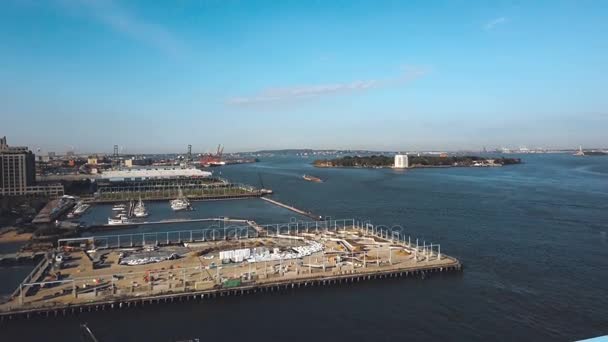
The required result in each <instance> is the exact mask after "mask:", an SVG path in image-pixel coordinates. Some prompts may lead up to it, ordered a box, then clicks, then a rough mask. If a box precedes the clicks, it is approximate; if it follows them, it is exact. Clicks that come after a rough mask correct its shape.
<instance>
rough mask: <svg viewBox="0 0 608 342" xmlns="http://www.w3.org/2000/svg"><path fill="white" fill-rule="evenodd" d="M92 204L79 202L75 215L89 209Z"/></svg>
mask: <svg viewBox="0 0 608 342" xmlns="http://www.w3.org/2000/svg"><path fill="white" fill-rule="evenodd" d="M90 207H91V206H90V205H89V204H84V203H82V202H80V203H78V205H77V206H76V208H75V209H74V215H77V216H78V215H81V214H83V213H84V212H85V211H87V210H88V209H89V208H90Z"/></svg>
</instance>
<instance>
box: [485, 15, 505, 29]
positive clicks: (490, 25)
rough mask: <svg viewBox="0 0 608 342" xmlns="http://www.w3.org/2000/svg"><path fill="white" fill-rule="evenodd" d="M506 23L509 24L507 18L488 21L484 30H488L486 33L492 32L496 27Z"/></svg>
mask: <svg viewBox="0 0 608 342" xmlns="http://www.w3.org/2000/svg"><path fill="white" fill-rule="evenodd" d="M505 23H507V18H505V17H500V18H496V19H492V20H490V21H488V22H487V23H486V25H485V26H484V28H485V29H486V31H490V30H493V29H494V28H495V27H496V26H498V25H502V24H505Z"/></svg>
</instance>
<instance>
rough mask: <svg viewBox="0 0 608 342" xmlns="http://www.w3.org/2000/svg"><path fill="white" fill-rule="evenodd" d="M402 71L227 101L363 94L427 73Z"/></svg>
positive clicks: (240, 102) (272, 90)
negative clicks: (395, 73) (388, 75)
mask: <svg viewBox="0 0 608 342" xmlns="http://www.w3.org/2000/svg"><path fill="white" fill-rule="evenodd" d="M402 69H403V71H404V73H403V74H402V75H400V76H398V77H393V78H385V79H369V80H358V81H352V82H346V83H329V84H316V85H303V86H297V87H282V88H269V89H265V90H262V91H260V92H258V93H257V94H254V95H252V96H244V97H232V98H230V99H228V100H227V103H228V104H232V105H255V104H263V103H270V102H285V101H293V100H302V99H310V98H318V97H322V96H327V95H334V94H343V93H351V92H361V91H367V90H371V89H376V88H381V87H385V86H389V85H394V84H399V83H404V82H407V81H411V80H414V79H416V78H418V77H420V76H422V75H424V74H426V73H427V70H426V69H424V68H418V67H411V66H406V67H403V68H402Z"/></svg>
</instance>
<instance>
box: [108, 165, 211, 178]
mask: <svg viewBox="0 0 608 342" xmlns="http://www.w3.org/2000/svg"><path fill="white" fill-rule="evenodd" d="M210 176H211V172H207V171H202V170H199V169H196V168H185V169H182V168H180V167H175V168H166V167H165V168H164V167H155V168H132V169H123V170H111V171H104V172H103V173H102V174H101V177H100V178H101V179H109V180H116V181H120V180H124V179H135V178H140V179H169V178H183V177H188V178H191V177H194V178H204V177H210Z"/></svg>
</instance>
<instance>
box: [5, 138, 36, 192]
mask: <svg viewBox="0 0 608 342" xmlns="http://www.w3.org/2000/svg"><path fill="white" fill-rule="evenodd" d="M35 183H36V157H35V156H34V154H33V153H32V151H29V150H28V148H27V147H22V146H19V147H12V146H8V144H7V142H6V137H3V138H2V139H0V188H1V189H2V194H3V195H21V194H24V193H25V192H26V189H27V187H28V186H32V185H34V184H35Z"/></svg>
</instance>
